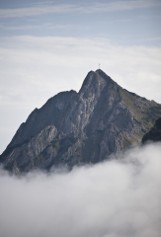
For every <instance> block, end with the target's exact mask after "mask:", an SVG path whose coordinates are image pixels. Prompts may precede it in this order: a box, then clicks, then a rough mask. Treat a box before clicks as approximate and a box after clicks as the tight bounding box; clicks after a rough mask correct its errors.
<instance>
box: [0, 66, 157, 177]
mask: <svg viewBox="0 0 161 237" xmlns="http://www.w3.org/2000/svg"><path fill="white" fill-rule="evenodd" d="M160 116H161V105H159V104H157V103H156V102H154V101H149V100H147V99H145V98H142V97H139V96H138V95H136V94H134V93H131V92H128V91H127V90H125V89H123V88H122V87H120V86H119V85H118V84H117V83H116V82H114V81H113V80H112V79H111V78H110V77H109V76H108V75H106V74H105V73H104V72H103V71H102V70H100V69H98V70H96V71H90V72H89V73H88V75H87V76H86V78H85V80H84V82H83V85H82V87H81V89H80V91H79V92H78V93H77V92H75V91H67V92H61V93H59V94H58V95H56V96H54V97H52V98H50V99H49V100H48V101H47V102H46V104H45V105H43V106H42V107H41V108H40V109H35V110H34V111H33V112H32V113H31V114H30V115H29V117H28V119H27V120H26V122H25V123H23V124H21V126H20V128H19V129H18V131H17V132H16V134H15V136H14V137H13V139H12V141H11V142H10V144H9V145H8V147H7V148H6V150H5V151H4V152H3V154H2V155H1V157H0V160H1V162H2V163H3V165H4V167H5V168H6V169H8V170H10V171H11V172H14V173H21V172H27V171H30V170H32V169H44V170H51V169H52V168H53V167H59V166H65V167H68V168H72V167H73V166H75V165H81V164H88V163H97V162H99V161H102V160H105V159H109V158H110V155H111V154H113V153H116V152H119V151H123V150H125V149H127V148H129V147H130V146H133V145H136V144H138V143H140V141H141V139H142V137H143V135H144V134H145V133H147V132H148V131H149V130H150V128H151V127H152V126H153V125H154V122H155V120H156V119H157V118H159V117H160Z"/></svg>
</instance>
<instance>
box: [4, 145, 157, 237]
mask: <svg viewBox="0 0 161 237" xmlns="http://www.w3.org/2000/svg"><path fill="white" fill-rule="evenodd" d="M0 195H1V196H0V236H2V237H11V236H12V237H28V236H30V237H44V236H45V237H134V236H135V237H152V236H153V237H160V233H161V143H158V144H155V145H154V144H149V145H146V146H144V147H137V148H133V149H131V150H129V151H128V152H126V153H124V154H120V155H118V156H117V159H111V160H110V161H107V162H103V163H99V164H97V165H93V166H86V167H81V168H75V169H74V170H73V171H71V172H67V171H60V170H58V171H54V172H53V173H52V174H45V173H42V172H32V173H29V174H27V175H26V176H25V177H15V176H10V175H9V174H8V173H7V172H5V171H4V170H3V169H1V171H0Z"/></svg>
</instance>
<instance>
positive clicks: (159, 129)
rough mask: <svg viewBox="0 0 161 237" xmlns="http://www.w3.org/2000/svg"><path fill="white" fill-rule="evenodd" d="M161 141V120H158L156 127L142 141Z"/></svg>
mask: <svg viewBox="0 0 161 237" xmlns="http://www.w3.org/2000/svg"><path fill="white" fill-rule="evenodd" d="M150 141H152V142H159V141H161V118H159V119H157V121H156V122H155V124H154V126H153V127H152V128H151V129H150V131H149V132H147V133H146V134H145V135H144V136H143V139H142V143H143V144H145V143H146V142H150Z"/></svg>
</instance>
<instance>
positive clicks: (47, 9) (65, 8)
mask: <svg viewBox="0 0 161 237" xmlns="http://www.w3.org/2000/svg"><path fill="white" fill-rule="evenodd" d="M158 6H161V4H160V2H159V1H157V0H156V1H151V0H149V1H145V0H131V1H126V0H125V1H109V2H107V3H101V2H100V3H95V2H94V3H91V4H88V3H82V4H80V3H79V4H48V5H46V4H45V3H44V5H43V4H40V5H38V6H31V7H22V8H10V9H9V8H8V9H0V18H18V17H29V16H38V15H45V14H64V13H81V14H89V13H90V14H94V13H105V12H119V11H131V10H134V9H143V8H150V7H158Z"/></svg>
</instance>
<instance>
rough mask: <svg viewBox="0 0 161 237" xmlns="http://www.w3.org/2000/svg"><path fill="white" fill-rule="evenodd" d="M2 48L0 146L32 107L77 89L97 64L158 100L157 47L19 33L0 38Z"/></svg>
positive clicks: (160, 68)
mask: <svg viewBox="0 0 161 237" xmlns="http://www.w3.org/2000/svg"><path fill="white" fill-rule="evenodd" d="M0 52H1V55H0V65H1V67H0V85H1V87H0V110H1V127H0V133H1V137H3V139H2V141H1V145H0V146H1V147H0V149H1V150H3V149H4V148H5V146H6V145H7V143H8V141H9V140H10V139H11V137H12V136H13V134H14V132H15V131H16V129H17V128H18V125H20V123H22V122H23V121H24V120H25V119H26V118H27V116H28V115H29V113H30V112H31V111H32V110H33V109H34V108H35V107H41V106H42V105H43V104H44V103H45V102H46V100H47V99H48V98H49V97H52V96H53V95H55V94H56V93H58V92H60V91H64V90H71V89H75V90H77V91H78V90H79V88H80V87H81V84H82V82H83V79H84V78H85V76H86V74H87V72H88V71H90V70H96V69H97V67H98V64H99V63H101V68H102V69H103V70H104V71H105V72H106V73H107V74H108V75H109V76H111V77H112V78H113V79H114V80H115V81H116V82H117V83H118V84H120V85H121V86H123V87H124V88H126V89H128V90H130V91H133V92H135V93H137V94H139V95H141V96H144V97H146V98H148V99H154V100H156V101H157V102H160V103H161V94H160V90H161V78H160V75H161V47H149V48H148V47H143V46H142V47H141V46H131V47H129V46H121V45H118V44H112V43H110V42H109V41H108V40H106V39H103V38H92V39H91V38H74V37H31V36H21V37H10V38H2V40H1V43H0ZM11 117H12V121H11V119H10V118H11ZM4 127H5V128H6V134H5V132H4ZM9 128H10V129H9ZM9 131H10V132H9Z"/></svg>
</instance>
